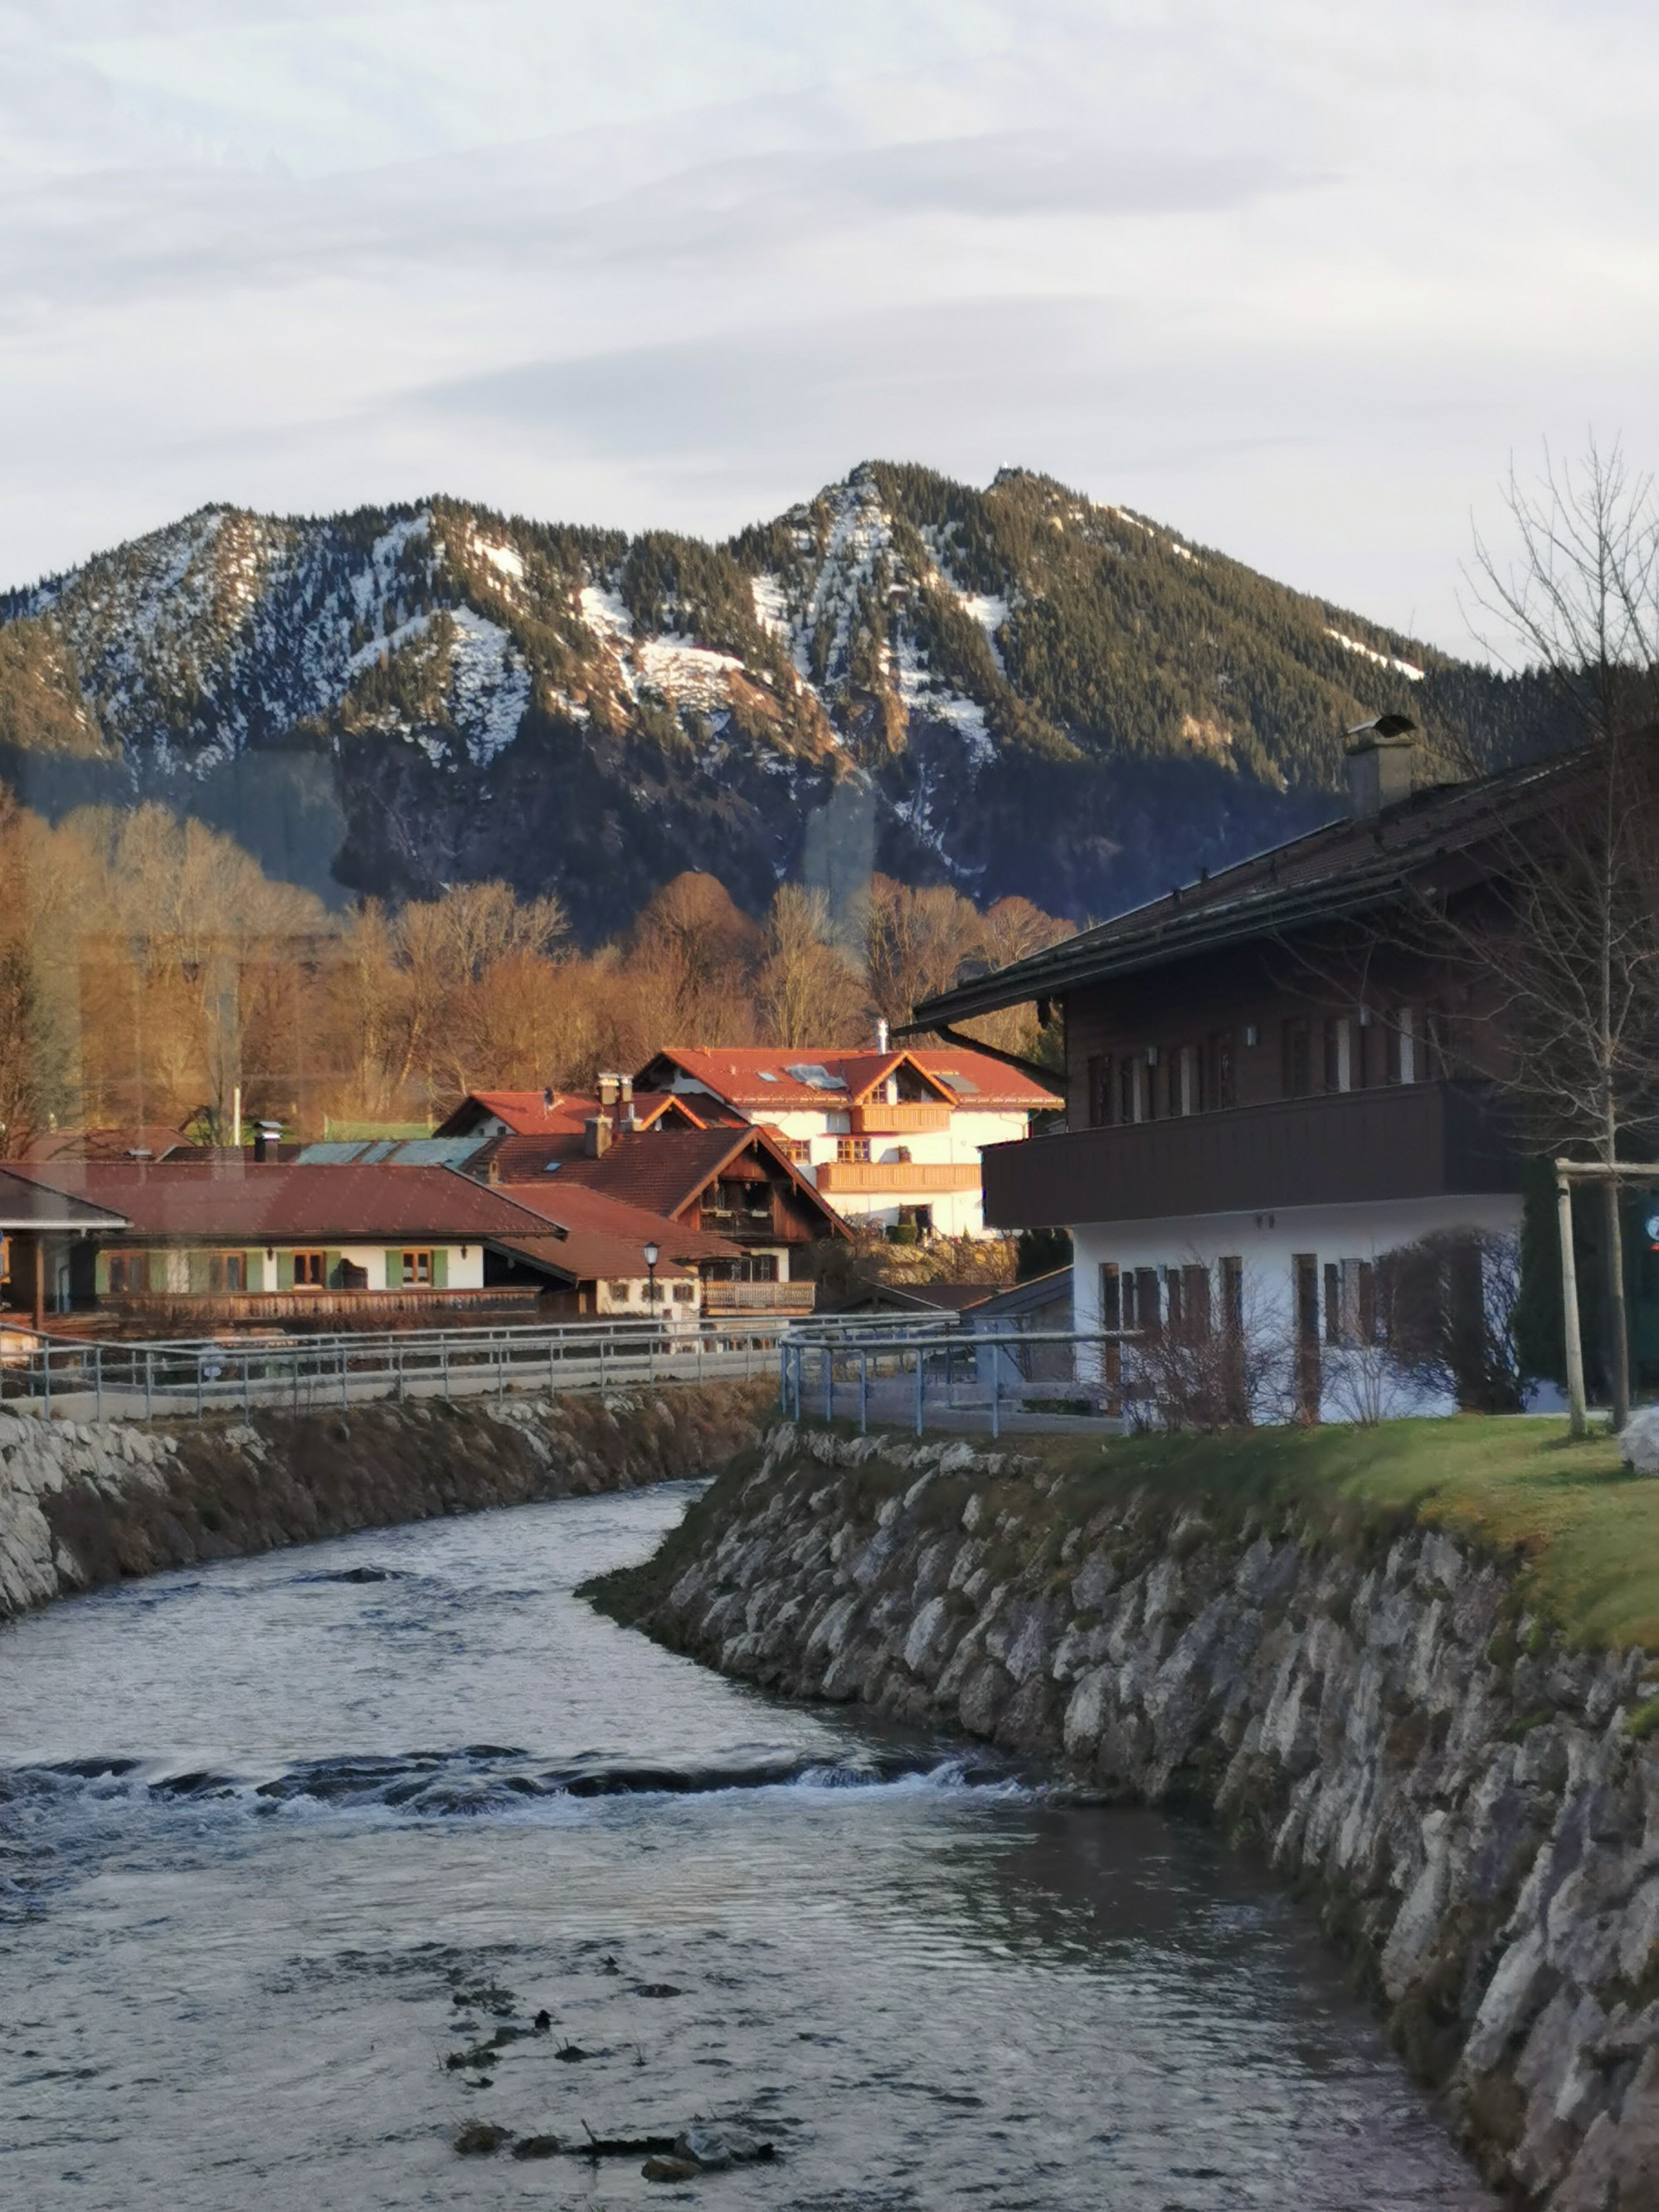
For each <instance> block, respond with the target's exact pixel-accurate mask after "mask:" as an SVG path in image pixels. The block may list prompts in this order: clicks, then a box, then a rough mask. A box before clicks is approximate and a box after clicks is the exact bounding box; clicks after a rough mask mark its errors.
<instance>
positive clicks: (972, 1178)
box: [818, 1160, 979, 1198]
mask: <svg viewBox="0 0 1659 2212" xmlns="http://www.w3.org/2000/svg"><path fill="white" fill-rule="evenodd" d="M818 1188H819V1189H820V1190H821V1191H823V1192H824V1193H825V1194H826V1195H828V1194H833V1193H835V1192H836V1191H891V1192H894V1193H896V1194H900V1195H902V1196H904V1197H906V1198H908V1197H909V1196H911V1195H912V1194H914V1193H916V1192H923V1193H925V1192H928V1191H939V1190H977V1189H978V1188H979V1166H978V1163H977V1162H975V1161H968V1162H961V1163H954V1164H952V1163H947V1162H942V1161H932V1160H825V1161H824V1162H823V1164H822V1165H821V1166H820V1168H819V1169H818Z"/></svg>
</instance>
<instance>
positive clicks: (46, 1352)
mask: <svg viewBox="0 0 1659 2212" xmlns="http://www.w3.org/2000/svg"><path fill="white" fill-rule="evenodd" d="M40 1364H41V1365H42V1367H43V1369H44V1370H45V1371H46V1419H48V1420H50V1419H52V1346H50V1345H49V1344H43V1345H42V1346H40Z"/></svg>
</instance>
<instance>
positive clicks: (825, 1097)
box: [635, 1045, 1060, 1114]
mask: <svg viewBox="0 0 1659 2212" xmlns="http://www.w3.org/2000/svg"><path fill="white" fill-rule="evenodd" d="M662 1060H666V1061H668V1062H670V1063H671V1065H672V1066H675V1067H678V1068H679V1069H680V1070H681V1071H682V1072H683V1073H684V1074H686V1075H688V1076H690V1078H691V1079H692V1080H693V1081H694V1082H696V1083H701V1084H703V1085H707V1087H708V1089H709V1090H710V1091H713V1092H714V1095H715V1097H718V1098H724V1099H727V1100H730V1101H731V1102H732V1103H733V1104H734V1105H738V1106H740V1107H742V1108H743V1109H744V1111H745V1112H749V1113H751V1114H775V1113H778V1112H779V1111H781V1110H784V1109H795V1110H797V1111H798V1110H799V1109H801V1108H803V1107H811V1108H817V1109H825V1108H827V1109H829V1110H831V1111H833V1110H834V1109H835V1108H836V1106H837V1105H848V1104H852V1103H856V1102H857V1101H858V1100H860V1099H861V1098H864V1097H867V1096H868V1095H869V1093H870V1092H871V1091H873V1090H874V1089H875V1088H876V1086H877V1085H878V1084H880V1083H884V1082H885V1080H886V1079H887V1078H888V1077H889V1076H890V1075H891V1074H894V1073H896V1072H897V1070H898V1069H900V1068H901V1067H902V1066H904V1065H905V1064H906V1062H907V1061H908V1064H909V1065H910V1066H912V1067H914V1068H915V1069H916V1070H917V1071H918V1072H919V1073H921V1074H922V1075H923V1076H925V1077H926V1078H927V1079H928V1080H929V1081H930V1082H931V1083H932V1085H933V1088H934V1090H935V1091H936V1092H937V1094H938V1096H939V1097H940V1098H941V1099H943V1100H947V1101H949V1102H950V1103H951V1104H952V1105H955V1106H957V1107H959V1108H961V1109H963V1110H964V1111H972V1112H980V1113H987V1112H989V1113H997V1112H1009V1111H1012V1110H1018V1111H1021V1112H1024V1113H1037V1112H1039V1111H1044V1110H1047V1109H1049V1108H1052V1107H1055V1106H1058V1105H1059V1104H1060V1099H1059V1097H1057V1096H1056V1094H1055V1093H1054V1092H1053V1091H1045V1090H1044V1089H1043V1087H1042V1085H1041V1084H1040V1083H1037V1082H1036V1081H1034V1080H1033V1079H1032V1078H1031V1077H1030V1076H1028V1075H1022V1074H1020V1073H1018V1071H1017V1070H1016V1069H1014V1068H1012V1067H1008V1066H1005V1065H1004V1064H1003V1062H1002V1061H1001V1060H993V1059H992V1058H991V1056H990V1055H989V1054H988V1053H981V1052H969V1051H968V1050H967V1049H966V1048H960V1049H959V1048H956V1047H950V1048H934V1047H932V1046H929V1047H927V1048H921V1049H917V1050H915V1051H906V1050H900V1051H897V1052H839V1051H834V1050H818V1049H817V1048H811V1047H809V1046H806V1045H787V1046H784V1045H768V1046H753V1045H722V1046H717V1047H712V1048H708V1049H704V1048H702V1047H697V1046H689V1045H665V1047H664V1048H663V1049H662V1051H661V1052H659V1054H656V1055H655V1058H654V1059H653V1060H651V1061H650V1062H648V1063H647V1066H646V1067H645V1068H644V1069H643V1070H642V1071H641V1075H640V1077H639V1078H638V1080H640V1081H641V1082H643V1081H644V1080H645V1079H646V1078H647V1076H648V1075H649V1074H650V1073H651V1072H652V1070H653V1068H654V1067H655V1066H657V1064H658V1062H659V1061H662ZM812 1066H817V1067H822V1068H823V1070H824V1072H825V1073H826V1074H828V1075H831V1076H839V1077H840V1079H841V1085H842V1087H832V1088H831V1089H829V1090H827V1091H826V1090H823V1089H820V1088H819V1087H817V1085H814V1084H811V1083H808V1082H805V1081H804V1080H803V1079H801V1078H800V1077H799V1076H798V1075H792V1074H791V1073H790V1072H789V1071H790V1069H791V1068H792V1067H794V1068H801V1067H812ZM953 1074H954V1075H960V1076H963V1077H965V1078H966V1079H967V1080H968V1082H969V1083H971V1084H972V1085H973V1086H974V1087H973V1089H972V1090H971V1091H962V1090H957V1089H954V1088H953V1087H952V1086H951V1085H950V1084H949V1083H947V1082H945V1080H944V1078H945V1077H946V1076H947V1075H953ZM635 1095H636V1097H638V1096H646V1097H649V1096H653V1095H654V1094H653V1093H648V1092H647V1093H636V1094H635Z"/></svg>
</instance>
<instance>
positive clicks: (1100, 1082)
mask: <svg viewBox="0 0 1659 2212" xmlns="http://www.w3.org/2000/svg"><path fill="white" fill-rule="evenodd" d="M1088 1090H1089V1096H1088V1105H1087V1112H1088V1117H1089V1127H1091V1129H1099V1128H1103V1127H1105V1125H1106V1124H1107V1123H1108V1122H1109V1121H1110V1120H1111V1118H1112V1055H1111V1054H1110V1053H1109V1052H1097V1053H1091V1054H1090V1057H1089V1062H1088Z"/></svg>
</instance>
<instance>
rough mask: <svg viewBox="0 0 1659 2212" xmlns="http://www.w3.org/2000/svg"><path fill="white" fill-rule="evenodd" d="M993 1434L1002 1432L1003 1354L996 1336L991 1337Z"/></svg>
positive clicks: (998, 1434)
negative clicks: (999, 1349) (998, 1347)
mask: <svg viewBox="0 0 1659 2212" xmlns="http://www.w3.org/2000/svg"><path fill="white" fill-rule="evenodd" d="M991 1434H992V1435H993V1436H994V1437H1000V1435H1001V1434H1002V1354H1001V1353H1000V1352H999V1351H998V1350H997V1345H996V1339H995V1337H994V1336H993V1338H992V1339H991Z"/></svg>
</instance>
